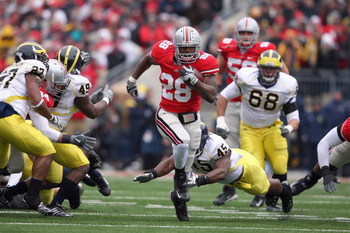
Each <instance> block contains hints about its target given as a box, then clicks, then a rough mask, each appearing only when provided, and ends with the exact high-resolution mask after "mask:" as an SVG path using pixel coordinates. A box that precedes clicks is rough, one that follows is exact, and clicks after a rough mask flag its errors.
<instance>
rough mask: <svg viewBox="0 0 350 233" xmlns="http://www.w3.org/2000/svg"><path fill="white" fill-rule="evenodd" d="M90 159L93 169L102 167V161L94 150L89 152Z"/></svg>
mask: <svg viewBox="0 0 350 233" xmlns="http://www.w3.org/2000/svg"><path fill="white" fill-rule="evenodd" d="M88 159H89V162H90V168H91V169H97V168H101V167H102V160H101V158H100V156H98V154H97V153H96V152H95V151H94V150H90V151H89V152H88Z"/></svg>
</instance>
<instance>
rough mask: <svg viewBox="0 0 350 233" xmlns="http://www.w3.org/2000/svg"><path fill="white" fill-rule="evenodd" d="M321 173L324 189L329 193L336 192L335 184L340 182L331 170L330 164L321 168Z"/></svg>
mask: <svg viewBox="0 0 350 233" xmlns="http://www.w3.org/2000/svg"><path fill="white" fill-rule="evenodd" d="M321 174H322V177H323V186H324V190H325V191H326V192H328V193H333V192H335V190H336V189H337V188H336V185H335V184H339V183H340V182H339V181H338V179H337V177H336V176H335V175H334V174H332V173H331V170H330V169H329V167H328V166H323V167H322V168H321Z"/></svg>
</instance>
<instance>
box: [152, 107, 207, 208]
mask: <svg viewBox="0 0 350 233" xmlns="http://www.w3.org/2000/svg"><path fill="white" fill-rule="evenodd" d="M155 121H156V125H157V128H158V131H159V133H160V134H161V135H162V137H164V138H166V139H168V140H169V141H171V142H172V146H173V156H174V162H175V175H174V189H175V193H176V194H177V195H178V197H179V198H180V199H182V200H184V201H188V200H189V198H190V197H189V192H188V190H187V186H186V180H187V176H186V172H185V166H186V163H187V159H188V150H189V143H190V139H191V138H190V135H189V133H188V132H187V130H186V129H185V128H184V126H183V125H182V123H181V122H180V120H179V118H178V114H174V113H170V112H167V111H165V110H163V109H161V108H160V109H159V110H158V112H157V114H156V119H155ZM198 130H199V131H200V127H199V125H198ZM199 138H200V136H199Z"/></svg>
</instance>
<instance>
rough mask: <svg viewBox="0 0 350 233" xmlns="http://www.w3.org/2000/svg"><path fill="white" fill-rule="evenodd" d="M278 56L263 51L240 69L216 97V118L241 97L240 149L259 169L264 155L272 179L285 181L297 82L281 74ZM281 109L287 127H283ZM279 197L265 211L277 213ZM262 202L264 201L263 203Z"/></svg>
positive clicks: (296, 118)
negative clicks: (250, 63) (287, 139)
mask: <svg viewBox="0 0 350 233" xmlns="http://www.w3.org/2000/svg"><path fill="white" fill-rule="evenodd" d="M282 64H283V63H282V59H281V56H280V55H279V54H278V53H277V52H276V51H275V50H266V51H265V52H263V53H262V54H261V55H260V56H259V59H258V62H257V65H258V68H256V67H244V68H241V69H240V70H239V71H238V72H237V73H236V76H235V82H232V83H231V84H229V85H228V86H227V87H226V88H225V89H224V90H223V91H222V92H221V93H220V95H219V97H218V102H217V116H218V117H220V119H221V121H222V122H223V123H224V124H226V123H225V120H226V118H225V117H224V114H225V111H226V108H227V104H228V102H229V100H231V99H233V98H236V97H238V96H241V95H242V109H241V117H242V119H241V123H240V140H241V148H242V149H243V150H245V151H248V152H249V153H251V154H252V155H254V156H255V157H256V159H257V160H258V161H259V164H260V165H261V167H262V168H264V167H265V155H266V157H267V158H268V160H269V161H270V163H271V166H272V170H273V176H272V177H273V178H276V179H279V180H280V181H281V182H283V181H286V180H287V162H288V150H287V141H286V138H285V137H287V136H288V135H289V134H290V133H291V132H293V131H294V130H296V129H297V128H298V126H299V112H298V109H297V106H296V103H295V101H296V92H297V89H298V84H297V81H296V79H295V78H294V77H292V76H290V75H288V74H286V73H284V72H280V70H281V67H282ZM281 109H283V112H284V113H285V115H286V117H287V121H288V125H283V126H282V121H281V120H280V119H279V116H280V112H281ZM277 200H278V198H275V199H273V200H266V205H267V209H268V210H270V211H279V210H280V208H279V207H278V206H277V205H276V204H277ZM262 202H263V201H262Z"/></svg>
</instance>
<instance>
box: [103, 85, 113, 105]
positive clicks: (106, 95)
mask: <svg viewBox="0 0 350 233" xmlns="http://www.w3.org/2000/svg"><path fill="white" fill-rule="evenodd" d="M102 94H103V99H104V98H107V99H108V102H107V101H106V102H107V104H108V103H109V102H110V101H112V99H113V91H112V90H111V89H109V85H108V84H107V85H106V86H105V87H104V88H103V90H102Z"/></svg>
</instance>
